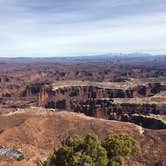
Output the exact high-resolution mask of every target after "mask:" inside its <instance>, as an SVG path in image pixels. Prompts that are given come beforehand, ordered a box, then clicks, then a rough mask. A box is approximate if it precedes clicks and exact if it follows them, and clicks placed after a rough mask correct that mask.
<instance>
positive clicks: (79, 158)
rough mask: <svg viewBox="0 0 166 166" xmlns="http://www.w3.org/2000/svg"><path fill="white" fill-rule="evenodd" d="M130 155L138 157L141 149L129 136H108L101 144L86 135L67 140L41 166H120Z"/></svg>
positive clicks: (91, 135) (97, 139)
mask: <svg viewBox="0 0 166 166" xmlns="http://www.w3.org/2000/svg"><path fill="white" fill-rule="evenodd" d="M130 155H135V156H140V155H141V149H140V147H139V145H138V143H137V142H136V141H135V140H134V139H133V138H132V137H130V136H129V135H127V134H114V135H109V136H107V137H106V138H105V140H104V141H103V142H101V141H100V140H99V138H98V136H97V135H95V134H88V135H87V136H86V137H85V138H82V137H80V136H74V137H72V138H69V139H67V140H66V142H65V143H64V145H63V146H62V147H61V148H60V149H59V150H58V151H56V152H54V153H53V154H52V155H50V156H49V157H48V159H47V161H45V162H44V164H43V166H121V165H122V159H126V158H127V157H130Z"/></svg>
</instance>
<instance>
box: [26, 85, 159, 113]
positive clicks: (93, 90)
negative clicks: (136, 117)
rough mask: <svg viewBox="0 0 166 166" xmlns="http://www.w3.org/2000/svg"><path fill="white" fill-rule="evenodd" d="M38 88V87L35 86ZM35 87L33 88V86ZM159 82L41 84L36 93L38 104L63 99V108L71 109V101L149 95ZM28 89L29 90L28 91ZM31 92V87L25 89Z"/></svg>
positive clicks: (157, 91)
mask: <svg viewBox="0 0 166 166" xmlns="http://www.w3.org/2000/svg"><path fill="white" fill-rule="evenodd" d="M37 88H38V87H37ZM34 89H35V88H34ZM160 89H161V85H160V83H149V84H147V85H144V86H137V87H133V88H128V89H111V88H109V89H108V88H101V87H98V86H81V85H80V86H70V87H61V88H58V89H55V90H54V89H53V87H51V86H41V87H40V90H39V89H38V90H36V89H35V92H36V91H37V92H38V91H39V94H38V105H39V106H45V107H49V108H54V107H56V104H57V103H58V102H60V101H63V103H64V106H63V109H68V110H71V102H73V101H77V102H86V101H88V100H95V99H105V98H107V99H108V98H109V99H112V98H134V97H150V96H153V95H155V94H157V93H159V92H160ZM29 91H30V92H29ZM27 93H31V94H32V89H29V90H27Z"/></svg>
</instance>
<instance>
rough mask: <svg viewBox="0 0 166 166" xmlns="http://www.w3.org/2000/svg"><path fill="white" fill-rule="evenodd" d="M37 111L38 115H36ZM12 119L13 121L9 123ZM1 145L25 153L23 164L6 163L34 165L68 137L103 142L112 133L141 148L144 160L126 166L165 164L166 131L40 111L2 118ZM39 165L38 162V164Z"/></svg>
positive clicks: (10, 163)
mask: <svg viewBox="0 0 166 166" xmlns="http://www.w3.org/2000/svg"><path fill="white" fill-rule="evenodd" d="M37 110H38V113H37ZM9 119H10V121H9ZM0 130H1V133H0V145H3V146H5V147H8V148H15V149H17V150H20V151H21V152H23V153H24V155H25V159H24V160H23V161H13V160H8V159H6V160H7V161H5V160H3V161H1V163H2V164H4V165H5V164H6V163H7V165H11V166H16V165H18V166H20V165H25V166H26V165H27V166H35V165H37V161H39V160H44V159H45V158H46V157H47V156H48V154H49V153H50V152H52V151H53V150H54V149H57V148H59V147H60V146H61V142H62V141H63V140H64V139H66V138H67V137H69V136H73V135H75V134H79V135H81V136H85V135H86V134H88V133H95V134H97V135H99V137H100V138H101V139H103V138H104V137H105V136H106V135H108V134H109V133H128V134H130V135H131V136H133V137H134V138H135V139H136V140H137V141H138V142H139V143H140V145H141V148H142V153H143V156H142V158H132V159H130V160H128V161H127V162H126V165H130V166H132V165H140V166H143V165H154V166H155V164H157V163H158V164H159V163H160V164H163V165H164V164H165V163H164V162H165V161H166V156H165V154H166V142H165V140H166V130H150V129H144V128H142V127H140V126H137V125H134V124H131V123H126V122H117V121H108V120H104V119H96V118H91V117H87V116H85V115H83V114H75V113H71V112H66V111H60V112H59V111H58V112H46V111H44V110H42V111H39V108H33V109H31V110H26V111H25V112H22V113H16V114H9V115H5V116H1V117H0ZM38 163H39V162H38Z"/></svg>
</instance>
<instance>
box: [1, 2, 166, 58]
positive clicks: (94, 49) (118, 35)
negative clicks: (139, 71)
mask: <svg viewBox="0 0 166 166" xmlns="http://www.w3.org/2000/svg"><path fill="white" fill-rule="evenodd" d="M132 52H142V53H152V54H165V53H166V0H0V56H1V57H5V56H6V57H7V56H8V57H12V56H17V57H19V56H39V57H45V56H77V55H81V56H83V55H92V54H105V53H132Z"/></svg>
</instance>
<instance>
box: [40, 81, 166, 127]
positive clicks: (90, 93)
mask: <svg viewBox="0 0 166 166" xmlns="http://www.w3.org/2000/svg"><path fill="white" fill-rule="evenodd" d="M161 87H162V86H161V85H160V83H149V84H147V85H142V86H137V87H133V88H128V89H108V88H101V87H98V86H81V85H80V86H70V87H61V88H57V89H53V87H51V86H42V87H41V88H40V91H39V94H38V106H42V107H45V108H58V109H62V110H68V111H72V112H78V113H84V114H86V115H88V116H92V117H97V118H103V119H108V120H119V121H128V122H133V123H136V124H139V125H142V126H143V127H148V128H154V129H156V128H159V129H162V128H166V125H165V124H164V123H162V122H159V121H155V119H154V123H156V125H154V126H152V127H150V125H149V124H150V122H152V121H150V120H149V119H148V118H147V119H148V120H149V123H148V122H147V123H145V122H144V121H145V117H144V118H143V117H140V118H139V116H137V117H136V116H135V114H138V115H150V114H155V115H166V105H157V104H151V103H146V104H145V103H142V104H141V103H117V102H115V101H114V99H115V98H138V97H150V96H153V95H155V94H157V93H159V92H160V91H161ZM159 123H161V124H159Z"/></svg>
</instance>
